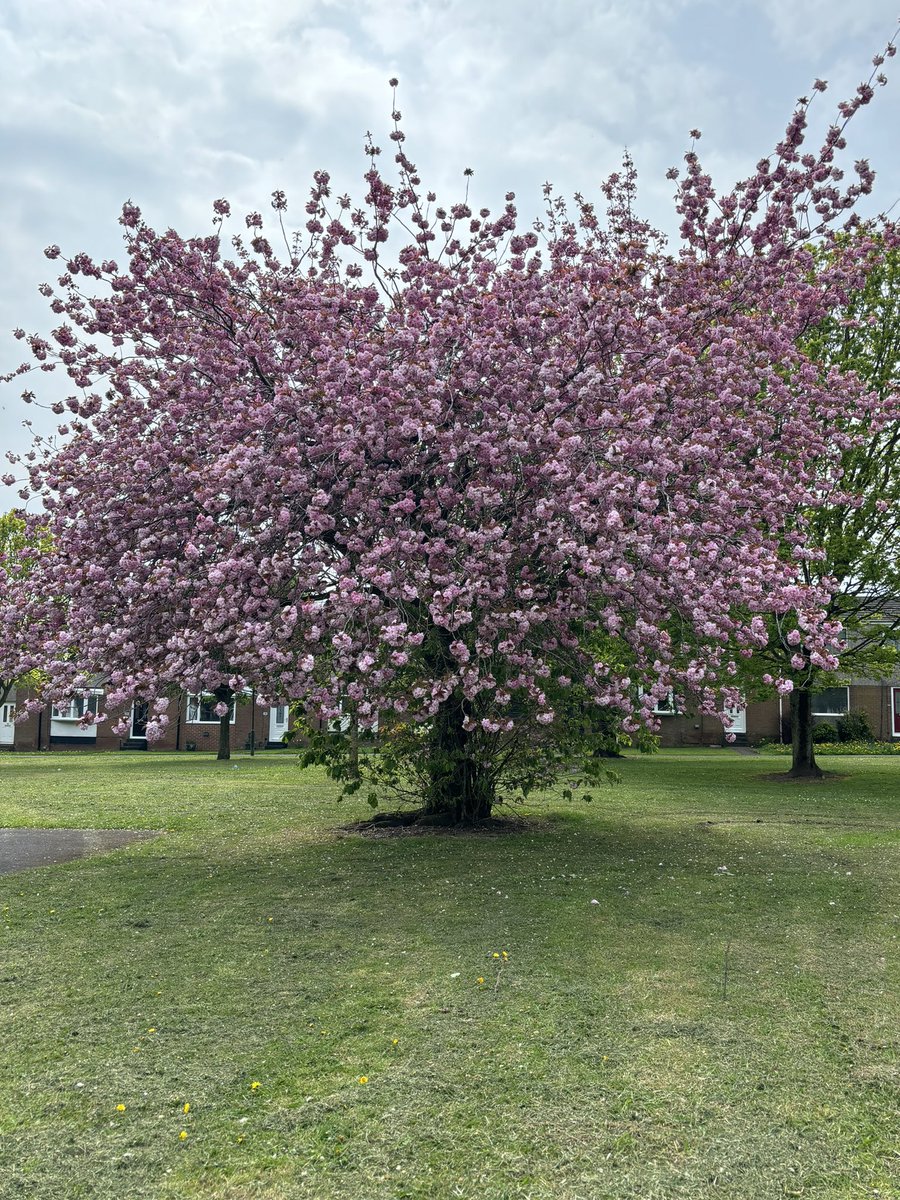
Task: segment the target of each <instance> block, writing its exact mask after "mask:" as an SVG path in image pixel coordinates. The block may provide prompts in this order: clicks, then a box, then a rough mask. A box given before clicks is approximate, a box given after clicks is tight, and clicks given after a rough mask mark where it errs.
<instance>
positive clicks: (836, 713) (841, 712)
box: [812, 684, 850, 717]
mask: <svg viewBox="0 0 900 1200" xmlns="http://www.w3.org/2000/svg"><path fill="white" fill-rule="evenodd" d="M821 690H822V691H823V692H838V691H843V692H846V694H847V707H846V708H842V709H840V710H838V711H835V710H834V709H831V710H830V711H828V712H820V711H819V709H817V708H816V695H815V693H813V698H812V704H813V709H812V715H813V716H814V717H843V716H846V715H847V713H848V712H849V711H850V688H849V687H842V686H841V685H840V684H839V685H838V686H837V687H833V688H822V689H821Z"/></svg>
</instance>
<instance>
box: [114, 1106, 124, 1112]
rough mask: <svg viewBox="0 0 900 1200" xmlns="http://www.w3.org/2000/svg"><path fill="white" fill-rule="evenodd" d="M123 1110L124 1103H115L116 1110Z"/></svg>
mask: <svg viewBox="0 0 900 1200" xmlns="http://www.w3.org/2000/svg"><path fill="white" fill-rule="evenodd" d="M124 1111H125V1105H124V1104H117V1105H116V1112H124Z"/></svg>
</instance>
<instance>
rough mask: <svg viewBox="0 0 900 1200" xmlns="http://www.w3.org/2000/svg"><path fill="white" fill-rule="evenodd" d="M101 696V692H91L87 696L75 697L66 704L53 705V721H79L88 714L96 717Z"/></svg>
mask: <svg viewBox="0 0 900 1200" xmlns="http://www.w3.org/2000/svg"><path fill="white" fill-rule="evenodd" d="M102 695H103V693H102V692H91V694H90V695H89V696H76V697H75V698H74V699H73V700H70V701H69V702H68V704H54V705H53V719H54V720H55V721H80V720H81V718H82V717H83V716H84V714H85V713H88V712H89V713H93V714H94V716H95V717H96V715H97V713H98V712H99V711H100V697H101V696H102Z"/></svg>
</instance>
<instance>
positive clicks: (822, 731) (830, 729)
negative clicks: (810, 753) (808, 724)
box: [812, 721, 842, 746]
mask: <svg viewBox="0 0 900 1200" xmlns="http://www.w3.org/2000/svg"><path fill="white" fill-rule="evenodd" d="M812 740H813V741H814V742H815V744H816V745H817V746H818V745H821V744H822V743H823V742H837V741H841V740H842V739H841V737H840V734H839V733H838V729H837V726H836V725H832V724H831V722H830V721H822V722H821V723H820V724H818V725H813V731H812Z"/></svg>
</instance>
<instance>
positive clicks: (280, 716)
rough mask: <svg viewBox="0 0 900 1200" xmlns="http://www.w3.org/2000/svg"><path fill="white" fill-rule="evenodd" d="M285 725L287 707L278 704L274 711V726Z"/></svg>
mask: <svg viewBox="0 0 900 1200" xmlns="http://www.w3.org/2000/svg"><path fill="white" fill-rule="evenodd" d="M286 723H287V705H286V704H279V705H278V706H277V708H276V709H275V724H276V725H285V724H286Z"/></svg>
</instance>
